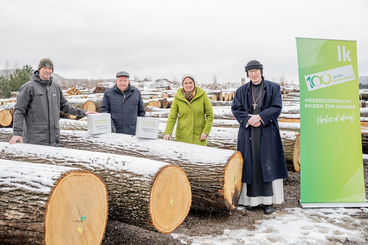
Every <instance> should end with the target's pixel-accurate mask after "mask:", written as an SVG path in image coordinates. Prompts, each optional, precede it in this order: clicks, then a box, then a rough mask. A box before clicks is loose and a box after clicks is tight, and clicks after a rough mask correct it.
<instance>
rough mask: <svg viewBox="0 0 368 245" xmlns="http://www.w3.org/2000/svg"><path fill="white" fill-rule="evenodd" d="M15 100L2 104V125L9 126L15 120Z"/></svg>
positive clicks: (0, 119)
mask: <svg viewBox="0 0 368 245" xmlns="http://www.w3.org/2000/svg"><path fill="white" fill-rule="evenodd" d="M14 106H15V103H14V102H7V103H5V104H3V105H2V106H0V127H9V126H11V125H12V122H13V115H14Z"/></svg>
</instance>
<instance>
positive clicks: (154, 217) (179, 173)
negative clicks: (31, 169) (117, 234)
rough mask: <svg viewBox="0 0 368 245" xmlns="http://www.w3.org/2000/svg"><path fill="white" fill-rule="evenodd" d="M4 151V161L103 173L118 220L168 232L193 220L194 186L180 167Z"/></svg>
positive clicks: (34, 148)
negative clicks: (192, 195)
mask: <svg viewBox="0 0 368 245" xmlns="http://www.w3.org/2000/svg"><path fill="white" fill-rule="evenodd" d="M85 143H86V142H85ZM86 146H87V147H86V148H88V149H89V150H91V148H90V147H88V145H86ZM0 148H1V149H2V150H1V151H0V157H1V158H3V159H11V160H23V159H27V160H28V161H31V162H38V163H53V164H57V165H63V166H67V167H68V166H72V167H75V168H78V169H83V170H88V171H93V172H94V173H96V174H98V175H99V176H100V177H101V178H102V179H103V181H104V182H105V184H106V188H107V190H108V194H109V217H111V218H112V219H113V220H119V221H123V222H126V223H130V224H133V225H137V226H140V227H144V228H148V229H151V230H157V231H160V232H162V233H169V232H172V231H173V230H174V229H175V228H177V227H178V226H179V225H180V224H181V223H182V222H183V221H184V219H185V218H186V216H187V215H188V212H189V209H190V205H191V189H190V183H189V181H188V178H187V177H186V174H185V172H184V171H183V170H182V169H181V168H180V167H178V166H175V165H171V164H167V163H164V162H159V161H153V160H149V159H144V158H137V157H130V156H125V155H115V154H109V153H101V152H91V151H82V150H74V149H68V148H61V147H50V146H40V145H31V144H14V145H10V144H7V143H0Z"/></svg>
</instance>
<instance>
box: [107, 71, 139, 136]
mask: <svg viewBox="0 0 368 245" xmlns="http://www.w3.org/2000/svg"><path fill="white" fill-rule="evenodd" d="M101 112H107V113H110V114H111V119H112V120H111V122H112V130H113V132H116V133H122V134H130V135H135V129H136V125H137V117H138V116H139V117H144V116H145V115H146V112H145V111H144V104H143V100H142V96H141V92H140V91H139V90H138V89H137V88H135V87H133V86H132V85H130V81H129V73H127V72H125V71H121V72H118V73H117V74H116V80H115V85H114V87H112V88H110V89H108V90H107V91H106V92H105V94H104V97H103V99H102V103H101Z"/></svg>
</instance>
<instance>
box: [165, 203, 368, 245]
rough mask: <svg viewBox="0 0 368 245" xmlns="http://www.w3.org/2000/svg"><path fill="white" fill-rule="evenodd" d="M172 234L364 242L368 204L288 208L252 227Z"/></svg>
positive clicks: (187, 240)
mask: <svg viewBox="0 0 368 245" xmlns="http://www.w3.org/2000/svg"><path fill="white" fill-rule="evenodd" d="M357 216H360V217H363V218H362V219H357V218H356V217H357ZM171 235H172V236H173V238H175V239H179V240H180V242H182V243H184V244H219V245H220V244H346V243H347V242H348V243H349V244H367V243H368V208H361V209H359V208H354V209H347V208H338V209H301V208H291V209H285V210H280V211H276V212H275V213H274V214H272V215H270V216H268V219H266V220H260V221H259V222H258V224H256V229H255V230H247V229H240V230H229V229H226V230H224V232H223V234H222V235H218V236H187V235H184V234H178V233H173V234H171Z"/></svg>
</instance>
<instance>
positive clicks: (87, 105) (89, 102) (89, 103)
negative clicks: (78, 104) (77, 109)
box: [83, 100, 97, 111]
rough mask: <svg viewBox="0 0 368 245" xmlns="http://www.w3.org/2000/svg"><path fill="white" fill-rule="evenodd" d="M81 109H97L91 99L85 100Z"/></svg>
mask: <svg viewBox="0 0 368 245" xmlns="http://www.w3.org/2000/svg"><path fill="white" fill-rule="evenodd" d="M83 109H84V110H86V111H97V107H96V104H95V102H93V101H92V100H87V101H86V103H84V105H83Z"/></svg>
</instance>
